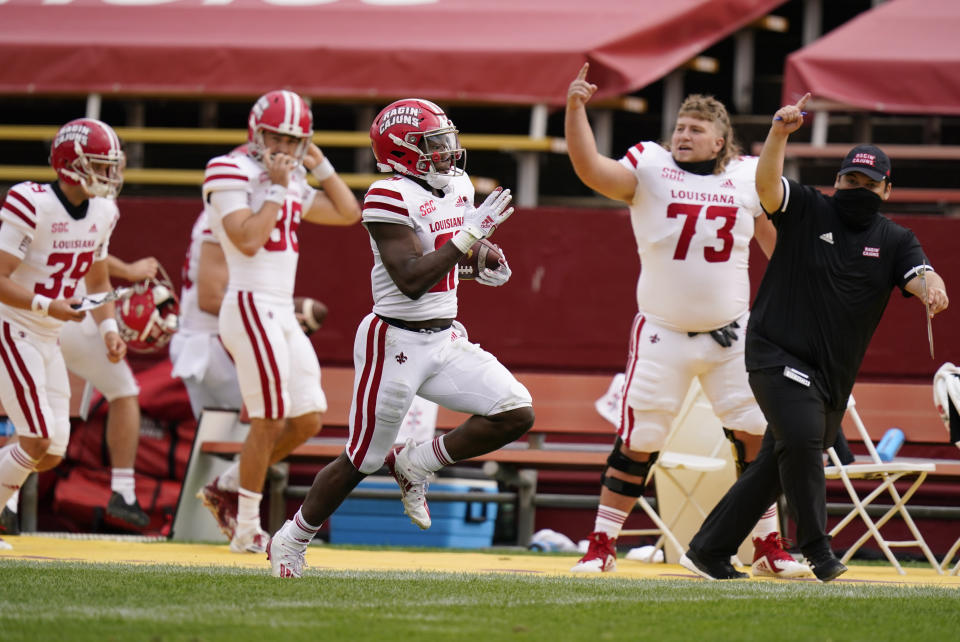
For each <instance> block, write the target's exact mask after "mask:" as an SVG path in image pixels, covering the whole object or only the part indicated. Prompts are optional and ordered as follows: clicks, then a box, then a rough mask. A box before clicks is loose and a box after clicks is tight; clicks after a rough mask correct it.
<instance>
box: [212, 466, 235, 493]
mask: <svg viewBox="0 0 960 642" xmlns="http://www.w3.org/2000/svg"><path fill="white" fill-rule="evenodd" d="M217 488H219V489H220V490H228V491H230V492H232V493H235V492H237V491H238V490H240V461H239V460H237V461H235V462H233V463H232V464H230V468H227V469H226V470H225V471H224V472H223V474H221V475H220V477H219V478H218V480H217Z"/></svg>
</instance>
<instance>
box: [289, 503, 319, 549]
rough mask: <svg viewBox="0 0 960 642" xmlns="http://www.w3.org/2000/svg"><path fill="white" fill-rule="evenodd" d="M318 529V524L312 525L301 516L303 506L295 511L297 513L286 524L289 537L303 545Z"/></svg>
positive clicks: (308, 541) (307, 542)
mask: <svg viewBox="0 0 960 642" xmlns="http://www.w3.org/2000/svg"><path fill="white" fill-rule="evenodd" d="M321 526H322V524H321ZM318 530H320V526H313V525H312V524H310V523H309V522H307V520H305V519H304V518H303V507H301V508H300V510H298V511H297V514H296V515H294V516H293V519H291V520H290V521H289V522H288V523H287V526H286V534H287V535H288V536H289V537H290V538H291V539H294V540H296V541H298V542H300V543H301V544H303V545H304V547H306V545H307V544H309V543H310V540H312V539H313V536H314V535H316V534H317V531H318Z"/></svg>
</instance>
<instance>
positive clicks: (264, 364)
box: [203, 90, 360, 552]
mask: <svg viewBox="0 0 960 642" xmlns="http://www.w3.org/2000/svg"><path fill="white" fill-rule="evenodd" d="M312 134H313V116H312V114H311V112H310V108H309V106H308V105H307V104H306V102H305V101H304V100H303V98H301V97H300V96H298V95H297V94H295V93H293V92H291V91H284V90H279V91H271V92H269V93H267V94H265V95H263V96H261V97H260V99H259V100H257V102H256V103H255V104H254V106H253V108H252V109H251V110H250V117H249V121H248V142H247V153H246V154H245V155H244V154H229V155H224V156H218V157H216V158H213V159H212V160H210V162H209V163H207V169H206V174H205V176H204V181H203V202H204V208H205V212H206V214H207V217H208V223H209V225H210V229H211V230H212V232H213V234H214V235H215V236H216V237H217V239H218V241H219V242H220V245H221V247H222V248H223V254H224V256H225V258H226V262H227V268H228V271H229V282H228V285H227V291H226V294H225V295H224V298H223V303H222V304H221V306H220V313H219V330H220V337H221V339H222V340H223V344H224V346H225V347H226V348H227V350H228V351H229V352H230V355H231V356H232V357H233V360H234V362H235V363H236V366H237V373H238V376H239V382H240V391H241V394H242V396H243V402H244V405H245V406H246V408H247V410H248V412H249V414H250V433H249V435H248V436H247V439H246V441H245V443H244V446H243V450H242V451H241V453H240V468H239V478H240V479H239V482H240V483H239V499H238V506H237V519H236V530H235V532H234V534H233V539H232V541H231V544H230V548H231V550H233V551H234V552H245V551H247V552H262V551H263V550H265V548H266V543H267V538H266V534H265V533H264V532H263V531H262V530H261V528H260V497H261V490H262V488H263V482H264V479H265V476H266V472H267V467H268V463H269V462H270V461H271V460H276V459H278V458H279V457H278V456H277V455H278V454H280V453H278V451H285V452H283V453H282V454H286V453H288V452H290V451H291V450H293V449H294V448H295V447H296V446H298V445H300V444H301V443H303V442H304V441H305V440H307V439H309V438H310V437H312V436H313V435H315V434H316V433H317V432H318V431H319V430H320V426H321V413H323V412H324V411H325V410H326V409H327V402H326V398H325V397H324V394H323V390H322V389H321V388H320V366H319V364H318V362H317V357H316V354H315V353H314V351H313V348H312V346H311V344H310V341H309V340H308V339H307V338H306V336H305V335H304V334H303V332H302V331H301V330H300V326H299V324H298V323H297V319H296V316H295V314H294V306H293V287H294V280H295V277H296V271H297V261H298V259H299V254H300V242H299V239H298V236H297V230H298V228H299V226H300V222H301V221H307V222H310V223H319V224H323V225H350V224H352V223H355V222H357V221H358V220H359V218H360V207H359V204H358V203H357V200H356V198H355V197H354V196H353V193H352V192H351V191H350V189H349V188H348V187H347V185H346V184H345V183H344V182H343V179H341V178H340V177H339V176H338V175H337V173H336V171H335V170H334V169H333V166H332V165H331V164H330V161H329V160H328V159H327V158H326V157H324V155H323V153H322V152H321V151H320V149H319V148H317V146H316V145H314V144H313V143H312V142H311V140H310V137H311V135H312ZM308 172H309V173H310V174H312V175H313V176H314V178H316V179H317V181H318V182H319V184H320V187H321V189H320V190H315V189H314V188H312V187H311V186H310V185H309V184H308V183H307V173H308ZM287 419H289V421H286V420H287Z"/></svg>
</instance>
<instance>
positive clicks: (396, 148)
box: [370, 98, 467, 189]
mask: <svg viewBox="0 0 960 642" xmlns="http://www.w3.org/2000/svg"><path fill="white" fill-rule="evenodd" d="M370 142H371V144H372V146H373V155H374V156H375V157H376V159H377V168H378V169H379V170H380V171H381V172H397V173H400V174H406V175H407V176H415V177H417V178H422V179H424V180H426V181H427V183H428V184H429V185H430V186H431V187H435V188H438V189H441V188H443V187H445V186H446V185H447V183H449V182H450V178H452V177H453V176H458V175H460V174H463V172H464V169H465V168H466V164H467V152H466V150H465V149H463V148H462V147H460V137H459V132H458V131H457V128H456V127H455V126H454V124H453V121H451V120H450V119H449V118H447V115H446V114H445V113H444V112H443V110H442V109H440V107H439V106H437V105H436V104H434V103H432V102H430V101H429V100H422V99H420V98H405V99H403V100H398V101H396V102H393V103H390V104H389V105H387V106H386V107H384V108H383V109H382V110H381V111H380V113H379V114H377V117H376V118H374V119H373V124H372V125H371V126H370Z"/></svg>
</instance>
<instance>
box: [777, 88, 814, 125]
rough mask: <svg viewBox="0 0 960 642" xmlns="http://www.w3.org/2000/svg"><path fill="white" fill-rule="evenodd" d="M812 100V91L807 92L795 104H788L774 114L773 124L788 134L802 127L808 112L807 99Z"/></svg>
mask: <svg viewBox="0 0 960 642" xmlns="http://www.w3.org/2000/svg"><path fill="white" fill-rule="evenodd" d="M808 100H810V92H807V93H805V94H804V95H803V96H802V97H801V98H800V100H798V101H797V103H796V104H795V105H787V106H785V107H781V108H780V109H778V110H777V113H775V114H774V115H773V126H774V127H776V128H780V129H782V130H783V131H784V132H785V133H787V134H792V133H793V132H795V131H797V130H798V129H800V127H802V126H803V117H804V116H805V115H806V113H807V112H805V111H804V108H805V107H806V106H807V101H808Z"/></svg>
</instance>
